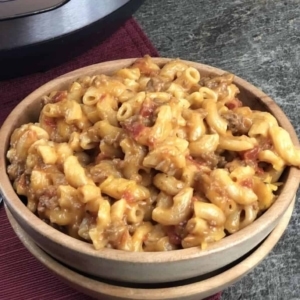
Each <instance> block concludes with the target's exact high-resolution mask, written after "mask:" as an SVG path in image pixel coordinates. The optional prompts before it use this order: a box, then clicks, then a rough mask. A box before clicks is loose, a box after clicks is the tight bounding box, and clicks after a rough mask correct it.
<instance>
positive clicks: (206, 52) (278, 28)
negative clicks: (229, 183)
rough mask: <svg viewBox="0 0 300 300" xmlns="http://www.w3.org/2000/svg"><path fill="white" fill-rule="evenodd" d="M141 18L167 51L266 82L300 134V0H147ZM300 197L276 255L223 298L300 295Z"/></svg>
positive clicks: (279, 299) (282, 299) (274, 299)
mask: <svg viewBox="0 0 300 300" xmlns="http://www.w3.org/2000/svg"><path fill="white" fill-rule="evenodd" d="M135 18H136V19H137V20H138V22H139V23H140V25H141V27H142V28H143V29H144V31H145V32H146V34H147V35H148V37H149V38H150V40H151V41H152V43H153V44H154V46H155V47H156V48H157V49H158V51H159V53H160V55H161V56H166V57H180V58H183V59H187V60H194V61H198V62H202V63H205V64H209V65H213V66H216V67H219V68H222V69H225V70H228V71H230V72H232V73H234V74H236V75H238V76H240V77H242V78H244V79H246V80H247V81H249V82H251V83H252V84H254V85H256V86H257V87H259V88H261V89H262V90H263V91H264V92H265V93H267V94H269V95H270V96H271V97H272V98H273V99H274V100H275V101H276V102H277V103H278V104H279V105H280V106H281V107H282V109H283V110H284V111H285V112H286V114H287V115H288V117H289V118H290V119H291V121H292V123H293V125H294V126H295V129H296V131H297V134H298V136H300V120H299V114H300V106H299V104H300V100H299V98H300V83H299V81H300V0H286V1H280V0H252V1H247V0H231V1H229V0H213V1H208V0H206V1H205V0H190V1H188V0H182V1H177V0H164V1H161V0H147V1H146V2H145V3H144V4H143V5H142V6H141V7H140V9H139V10H138V11H137V12H136V14H135ZM299 198H300V193H298V194H297V203H296V207H295V210H294V213H293V217H292V220H291V222H290V224H289V227H288V229H287V231H286V232H285V234H284V236H283V237H282V238H281V240H280V241H279V243H278V244H277V246H276V247H275V248H274V250H273V251H272V252H271V254H269V255H268V257H267V258H266V259H265V260H264V261H263V262H262V263H261V264H260V265H259V266H258V267H256V268H255V269H254V271H252V272H251V273H250V274H248V275H247V276H246V277H244V278H243V279H242V280H241V281H239V282H238V283H236V284H234V285H233V286H232V287H230V288H228V289H226V290H225V291H224V292H223V295H222V300H227V299H230V300H235V299H237V300H243V299H247V300H248V299H253V300H256V299H266V300H296V299H297V300H298V299H300V199H299Z"/></svg>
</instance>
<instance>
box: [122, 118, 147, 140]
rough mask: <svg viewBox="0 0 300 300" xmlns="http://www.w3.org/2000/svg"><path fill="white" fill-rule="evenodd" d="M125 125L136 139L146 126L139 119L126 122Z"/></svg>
mask: <svg viewBox="0 0 300 300" xmlns="http://www.w3.org/2000/svg"><path fill="white" fill-rule="evenodd" d="M124 127H125V129H126V130H127V131H128V132H129V133H130V135H131V136H132V137H133V138H134V139H136V138H137V137H138V136H139V135H140V134H141V132H142V131H143V130H144V128H145V126H144V125H143V124H142V123H141V122H138V121H136V122H132V123H129V124H128V123H127V124H124Z"/></svg>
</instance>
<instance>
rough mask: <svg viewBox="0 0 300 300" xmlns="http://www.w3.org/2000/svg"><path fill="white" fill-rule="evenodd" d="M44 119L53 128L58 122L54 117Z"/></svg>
mask: <svg viewBox="0 0 300 300" xmlns="http://www.w3.org/2000/svg"><path fill="white" fill-rule="evenodd" d="M43 119H44V123H45V125H46V126H48V127H51V128H53V129H54V128H55V127H56V122H55V120H54V118H49V117H44V118H43Z"/></svg>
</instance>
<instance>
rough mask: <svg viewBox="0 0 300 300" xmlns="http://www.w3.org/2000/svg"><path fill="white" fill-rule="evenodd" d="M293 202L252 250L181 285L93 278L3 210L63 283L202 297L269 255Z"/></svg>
mask: <svg viewBox="0 0 300 300" xmlns="http://www.w3.org/2000/svg"><path fill="white" fill-rule="evenodd" d="M294 203H295V201H293V202H292V203H291V204H290V206H289V208H288V210H287V211H286V212H285V213H284V215H283V217H282V218H281V219H280V222H279V223H278V225H277V226H276V227H275V229H274V230H273V231H272V232H271V234H270V235H269V236H268V237H267V238H266V239H265V240H264V241H263V242H262V243H261V244H260V245H259V246H258V247H257V248H256V249H255V250H254V251H251V253H249V254H247V255H245V257H243V258H242V259H239V260H238V261H237V262H234V263H233V264H231V266H230V267H225V268H223V270H218V272H215V273H216V275H214V276H212V277H208V276H199V277H196V278H192V279H187V280H185V281H184V282H181V283H180V285H179V284H178V282H175V283H165V284H152V285H151V287H149V286H145V285H141V284H129V285H128V284H127V285H126V284H125V285H124V283H119V284H118V283H117V282H111V281H105V280H101V279H100V278H98V279H96V278H92V277H91V276H86V275H84V274H80V273H78V272H76V271H74V270H71V269H70V268H68V267H66V266H64V265H63V264H61V263H59V262H58V261H57V260H55V259H53V258H52V257H50V256H49V255H47V254H46V253H45V252H44V251H43V250H41V248H39V247H38V246H37V245H36V244H35V243H34V241H33V240H32V239H31V238H30V237H29V236H28V235H27V234H26V233H25V232H24V231H23V230H22V229H21V227H20V226H19V225H18V223H17V221H16V220H15V219H14V217H13V216H12V215H11V213H10V212H9V210H8V209H6V214H7V217H8V219H9V221H10V224H11V226H12V228H13V230H14V231H15V233H16V234H17V236H18V237H19V239H20V240H21V242H22V243H23V245H24V246H25V247H26V248H27V249H28V250H29V252H31V254H32V255H33V256H35V257H36V258H37V259H38V260H39V261H40V262H41V263H42V264H43V265H45V266H46V267H47V268H48V269H50V270H51V271H52V272H54V274H55V275H57V276H58V277H59V278H60V279H61V280H63V281H64V282H65V283H67V284H68V285H70V286H71V287H73V288H74V289H76V290H78V291H80V292H82V293H85V294H87V295H89V296H92V297H93V298H95V299H106V300H125V299H132V300H137V299H139V300H150V299H151V300H170V299H176V300H201V299H204V298H206V297H209V296H211V295H214V294H216V293H217V292H219V291H222V290H224V289H225V288H227V287H228V286H230V285H232V284H233V283H235V282H236V281H238V280H240V279H241V278H242V277H244V276H245V275H246V274H248V273H249V272H250V271H251V270H252V269H253V268H254V267H255V266H257V265H258V264H259V263H260V262H261V261H262V260H263V259H264V258H265V257H266V256H267V255H268V253H269V252H270V251H271V250H272V249H273V247H274V246H275V245H276V243H277V242H278V240H279V239H280V237H281V236H282V235H283V233H284V231H285V229H286V228H287V226H288V223H289V221H290V218H291V216H292V212H293V208H294Z"/></svg>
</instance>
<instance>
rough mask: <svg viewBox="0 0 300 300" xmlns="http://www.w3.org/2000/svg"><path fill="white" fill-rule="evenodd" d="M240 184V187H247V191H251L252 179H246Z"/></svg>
mask: <svg viewBox="0 0 300 300" xmlns="http://www.w3.org/2000/svg"><path fill="white" fill-rule="evenodd" d="M240 184H241V186H244V187H247V188H249V189H252V187H253V180H252V178H247V179H245V180H243V181H241V183H240Z"/></svg>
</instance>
